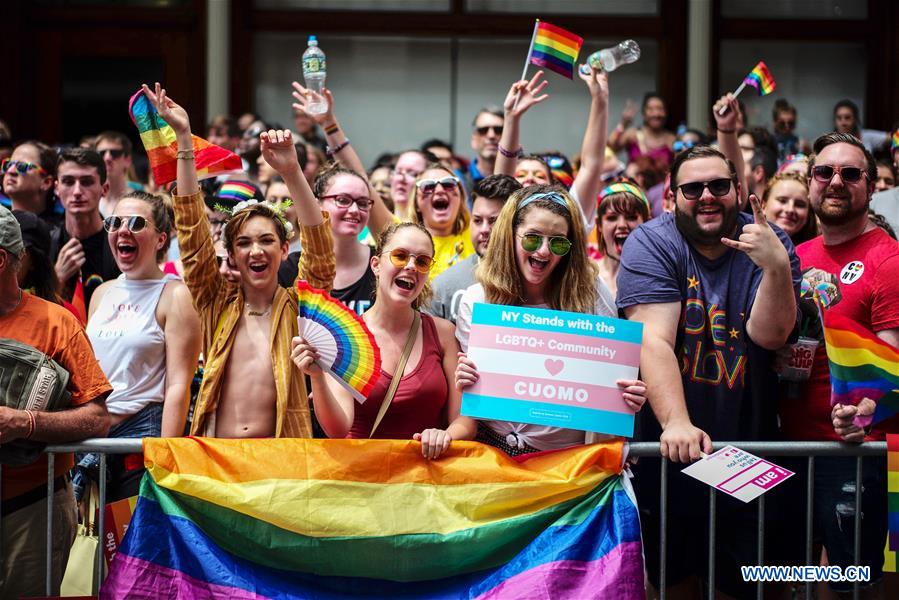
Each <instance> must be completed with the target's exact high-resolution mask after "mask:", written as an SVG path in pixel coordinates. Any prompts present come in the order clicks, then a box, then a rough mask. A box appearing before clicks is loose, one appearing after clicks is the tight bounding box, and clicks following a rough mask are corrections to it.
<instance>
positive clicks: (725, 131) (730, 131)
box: [718, 129, 737, 133]
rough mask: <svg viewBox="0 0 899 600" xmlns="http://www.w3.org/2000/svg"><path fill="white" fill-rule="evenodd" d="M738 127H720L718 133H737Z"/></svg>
mask: <svg viewBox="0 0 899 600" xmlns="http://www.w3.org/2000/svg"><path fill="white" fill-rule="evenodd" d="M736 132H737V130H736V129H719V130H718V133H736Z"/></svg>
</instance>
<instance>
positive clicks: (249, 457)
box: [100, 438, 644, 599]
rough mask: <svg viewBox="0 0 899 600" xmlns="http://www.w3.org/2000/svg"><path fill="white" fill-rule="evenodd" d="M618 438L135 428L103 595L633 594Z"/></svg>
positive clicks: (634, 546) (634, 551)
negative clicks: (121, 534)
mask: <svg viewBox="0 0 899 600" xmlns="http://www.w3.org/2000/svg"><path fill="white" fill-rule="evenodd" d="M622 448H623V445H622V443H621V442H617V443H609V444H603V445H592V446H580V447H575V448H570V449H564V450H559V451H555V452H544V453H539V454H535V455H532V456H531V457H529V458H527V457H520V460H515V459H511V458H509V457H508V456H507V455H505V454H503V453H502V452H500V451H499V450H496V449H495V448H491V447H488V446H484V445H481V444H478V443H475V442H453V446H452V448H450V450H449V451H448V452H447V454H446V455H444V456H443V457H441V458H440V459H438V460H434V461H428V460H426V459H423V458H422V456H421V445H420V444H419V443H418V442H413V441H411V440H410V441H399V440H312V439H271V440H219V439H212V438H166V439H149V438H148V439H145V440H144V458H145V462H146V466H147V469H148V473H147V474H146V475H145V476H144V479H143V482H142V484H141V490H140V498H139V500H138V503H137V508H136V510H135V513H134V515H133V517H132V520H131V525H130V527H129V529H128V532H127V534H126V536H125V539H124V541H123V543H122V545H121V546H120V548H119V551H118V552H117V553H116V555H115V558H114V559H113V563H112V566H111V568H110V572H109V577H108V578H107V579H106V581H105V582H104V584H103V588H102V589H101V592H100V597H101V598H131V597H137V598H166V599H168V598H208V597H213V596H214V597H221V598H239V599H243V598H288V597H291V598H311V597H315V598H350V597H358V596H360V595H365V596H366V597H375V598H399V597H403V598H478V599H499V598H523V597H533V596H534V594H537V595H539V596H540V597H549V598H602V597H606V598H612V597H614V598H643V597H644V589H643V559H642V548H641V542H640V523H639V520H638V515H637V509H636V506H635V504H634V501H633V500H632V495H631V493H630V492H629V491H628V490H629V487H627V489H626V486H629V484H627V483H625V482H626V480H625V479H624V478H623V477H622V476H621V463H622Z"/></svg>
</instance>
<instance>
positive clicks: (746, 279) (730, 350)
mask: <svg viewBox="0 0 899 600" xmlns="http://www.w3.org/2000/svg"><path fill="white" fill-rule="evenodd" d="M716 108H718V106H717V105H716ZM671 190H672V193H673V194H674V197H675V202H676V207H675V212H674V214H670V213H669V214H665V215H662V216H661V217H659V218H656V219H654V220H652V221H649V222H647V223H644V224H643V225H642V226H640V227H638V228H637V229H635V230H634V231H633V232H632V233H631V234H630V235H629V236H628V238H627V241H626V242H625V244H624V248H623V251H622V256H621V268H620V271H619V274H618V298H617V303H618V307H619V309H621V310H622V311H623V312H624V314H625V315H626V316H627V318H629V319H631V320H634V321H640V322H642V323H643V326H644V335H643V340H644V344H643V348H642V351H641V356H640V371H641V373H642V375H643V378H644V379H645V381H646V385H647V388H648V391H647V398H648V399H649V402H650V405H651V406H652V413H650V412H649V411H643V413H642V414H641V416H640V425H641V430H642V436H641V437H642V439H644V440H649V441H654V440H659V441H660V443H661V451H662V455H663V456H664V457H667V458H669V459H671V460H672V461H673V462H675V463H689V462H690V461H692V460H696V459H698V458H700V456H701V455H702V453H710V452H711V451H712V439H715V440H719V441H725V440H771V439H776V437H775V436H776V434H777V418H776V417H777V413H776V408H777V406H776V402H775V401H774V398H776V397H777V396H776V389H777V377H776V375H775V374H774V372H773V371H772V370H771V369H770V368H769V365H770V363H771V360H772V358H773V352H772V351H774V350H776V349H778V348H780V347H781V346H783V345H784V343H785V342H786V341H787V339H788V338H789V337H790V336H791V333H792V332H793V331H794V329H795V326H796V323H797V316H798V315H797V310H796V298H797V296H798V291H799V281H800V278H799V261H798V259H797V258H796V255H795V252H794V249H793V245H792V243H791V242H790V240H789V237H787V235H786V234H784V233H783V231H781V230H780V229H779V228H778V227H776V226H774V225H771V224H769V223H768V222H767V221H766V220H765V216H764V211H763V210H762V208H761V205H760V203H759V199H758V198H757V197H756V196H755V195H752V196H750V203H751V205H752V211H753V212H752V214H746V213H742V212H740V209H739V200H738V198H739V197H740V185H739V180H738V177H737V173H736V170H735V167H734V165H733V163H732V162H730V161H729V160H727V159H726V158H725V157H724V155H723V154H721V153H720V152H719V151H718V150H716V149H714V148H711V147H709V146H694V147H693V148H690V149H688V150H686V151H684V152H682V153H680V154H679V155H678V156H677V157H676V158H675V160H674V163H673V164H672V167H671ZM653 417H654V418H653ZM659 466H660V463H659V461H658V460H641V461H640V463H639V465H637V477H636V478H635V480H634V481H635V485H636V489H637V495H638V497H639V504H640V508H641V513H643V514H642V516H641V522H642V523H643V527H644V529H643V535H644V543H645V544H646V546H645V547H646V563H647V569H648V572H649V579H650V582H651V583H652V584H653V586H655V587H656V588H658V586H659V566H660V565H659V551H658V548H659V546H658V544H659V516H660V506H659V479H660V477H659ZM682 466H686V465H682ZM679 471H680V468H671V469H669V470H668V474H669V476H668V490H669V494H668V497H669V498H676V499H677V501H676V502H670V503H669V504H668V530H667V531H668V536H669V537H668V539H675V540H684V544H687V547H682V548H679V549H678V551H677V552H672V551H671V548H670V547H669V551H668V553H667V556H668V563H667V585H668V590H669V593H671V594H673V595H674V596H675V597H680V596H678V595H677V594H678V593H680V592H683V593H685V594H687V595H690V594H691V592H693V591H695V590H696V589H698V587H697V586H698V581H697V580H696V579H695V578H696V577H699V578H701V579H700V580H702V579H704V578H705V577H706V576H707V573H706V572H705V569H707V566H708V558H707V552H708V548H707V543H706V540H707V539H708V538H707V537H706V534H707V528H708V512H707V510H708V508H707V507H708V493H709V492H708V488H707V487H706V486H705V485H704V484H702V483H700V482H699V481H697V480H694V479H692V478H690V477H685V476H683V475H681V474H680V473H679ZM770 502H772V499H769V503H770ZM747 506H748V505H745V504H743V503H742V502H740V501H738V500H735V499H733V498H730V497H725V496H723V495H719V496H718V513H719V516H720V518H719V519H718V521H717V529H716V535H717V540H718V547H719V548H721V549H722V551H720V552H719V555H718V566H717V569H716V587H717V588H718V590H720V591H721V592H723V593H725V594H728V595H730V596H733V597H737V598H742V597H746V596H747V595H749V594H751V593H752V592H753V591H754V588H753V587H752V586H750V585H749V584H746V583H745V582H743V580H742V577H740V570H739V566H740V565H751V564H756V541H757V529H756V527H757V522H756V521H757V511H756V509H755V507H751V508H747ZM769 506H770V504H769ZM771 513H772V514H773V513H776V511H774V510H772V511H771ZM772 537H773V536H768V537H767V538H766V540H767V541H769V542H770V541H771V538H772Z"/></svg>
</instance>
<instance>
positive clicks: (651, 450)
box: [0, 438, 887, 600]
mask: <svg viewBox="0 0 899 600" xmlns="http://www.w3.org/2000/svg"><path fill="white" fill-rule="evenodd" d="M728 445H733V446H736V447H737V448H740V449H741V450H745V451H746V452H749V453H751V454H757V455H759V456H789V457H807V458H808V472H807V482H806V489H807V498H806V541H805V559H806V564H807V565H811V564H812V560H813V558H814V557H813V556H812V548H813V544H812V526H813V521H812V516H813V513H814V508H813V507H814V505H813V500H814V477H815V458H816V457H831V456H840V457H847V456H855V457H856V469H855V532H854V536H855V537H854V540H853V547H854V554H855V557H856V561H858V560H859V556H860V555H861V516H862V510H861V506H862V474H863V464H862V461H863V459H864V457H866V456H885V455H886V451H887V447H886V442H868V443H865V444H843V443H840V442H718V443H715V444H714V449H715V450H719V449H721V448H723V447H725V446H728ZM46 452H47V454H48V456H47V559H46V573H45V586H46V593H47V595H50V594H51V593H52V572H53V564H52V556H53V554H52V548H53V493H54V479H55V477H54V462H55V460H54V457H55V454H60V453H71V452H95V453H98V454H100V484H99V491H100V499H99V504H98V506H99V508H100V510H99V517H98V519H97V530H96V533H97V536H98V539H99V540H100V543H99V544H98V545H97V559H96V563H97V577H96V580H97V581H100V580H101V579H102V577H103V567H104V564H105V558H104V556H103V548H104V543H103V541H104V538H105V531H104V528H105V525H106V523H105V512H106V511H105V510H104V507H105V506H106V468H107V466H106V456H107V454H132V453H138V452H141V440H140V439H112V438H107V439H94V440H85V441H83V442H79V443H72V444H57V445H53V446H48V447H47V448H46ZM629 456H633V457H643V458H658V457H659V456H660V454H659V444H658V443H655V442H637V443H632V444H630V451H629ZM660 473H661V494H660V506H661V515H660V530H659V553H660V562H659V590H658V591H659V596H660V598H661V599H662V600H664V599H665V596H666V590H665V583H666V555H667V541H668V540H667V533H666V532H667V513H668V461H667V460H663V461H661V469H660ZM0 492H2V490H0ZM716 499H717V494H716V492H715V490H714V488H709V540H708V545H709V576H708V594H709V598H710V599H714V598H715V518H716V516H717V505H716ZM764 519H765V496H764V495H763V496H761V497H760V498H759V499H758V555H757V557H758V566H762V565H764V539H765V523H764ZM0 540H2V532H0ZM2 552H3V548H2V547H0V556H2ZM812 586H813V584H812V583H806V597H808V598H810V597H812V596H811V591H812ZM756 590H757V591H756V594H757V597H758V598H762V597H763V590H764V583H763V582H761V581H760V582H759V583H758V586H757V588H756ZM853 597H854V598H856V599H857V598H858V597H859V582H858V581H856V582H855V583H854V587H853Z"/></svg>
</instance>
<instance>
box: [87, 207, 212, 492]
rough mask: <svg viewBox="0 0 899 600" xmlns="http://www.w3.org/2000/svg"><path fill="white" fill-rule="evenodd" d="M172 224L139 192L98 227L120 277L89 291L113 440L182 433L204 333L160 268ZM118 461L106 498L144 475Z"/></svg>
mask: <svg viewBox="0 0 899 600" xmlns="http://www.w3.org/2000/svg"><path fill="white" fill-rule="evenodd" d="M171 223H172V219H171V217H170V211H169V209H168V207H167V206H166V205H165V202H164V200H163V199H162V198H161V197H160V196H154V195H152V194H147V193H144V192H131V193H129V194H128V195H126V196H125V197H124V198H122V199H121V200H120V201H119V203H118V204H117V205H116V207H115V210H114V211H113V214H112V215H111V216H109V217H107V218H106V219H105V220H104V222H103V225H104V227H105V229H106V231H107V232H108V241H109V246H110V248H111V249H112V254H113V257H114V258H115V261H116V264H117V265H118V267H119V269H120V270H121V271H122V274H121V276H119V277H118V278H117V279H114V280H111V281H107V282H105V283H104V284H102V285H101V286H100V287H99V288H97V290H96V291H95V292H94V295H93V298H92V299H91V305H90V310H89V313H88V324H87V334H88V337H89V338H90V340H91V343H92V344H93V347H94V352H95V354H96V356H97V360H98V361H99V362H100V367H101V368H102V369H103V372H104V373H105V374H106V377H107V378H108V379H109V382H110V383H111V384H112V386H113V392H112V393H111V394H110V395H109V397H108V398H107V399H106V408H107V410H108V411H109V413H110V416H111V418H112V428H111V429H110V437H157V436H160V435H161V436H162V437H176V436H180V435H182V434H183V432H184V424H185V420H186V418H187V410H188V405H189V403H190V384H191V381H192V379H193V375H194V371H195V369H196V366H197V356H198V355H199V353H200V344H201V336H200V321H199V319H198V317H197V314H196V312H195V311H194V308H193V304H192V301H191V297H190V292H189V291H188V289H187V286H186V285H184V283H182V282H181V280H180V279H178V278H177V277H176V276H173V275H167V274H164V273H163V272H162V271H161V270H160V269H159V263H160V261H161V260H163V259H164V257H165V255H166V252H167V251H168V246H169V233H170V230H171ZM115 462H117V461H113V462H111V464H110V486H111V487H110V498H111V499H114V498H115V497H116V496H120V495H122V496H127V495H128V492H129V491H132V490H133V491H135V492H136V485H137V483H138V481H139V476H140V474H141V473H142V469H140V468H132V467H134V466H135V464H137V465H140V464H142V463H135V461H134V460H133V459H132V460H131V461H129V460H128V459H127V457H126V459H125V460H124V461H122V463H121V464H120V465H116V464H115ZM117 466H118V467H120V468H118V469H117V468H116V467H117ZM132 472H133V473H132ZM125 473H127V475H128V476H127V477H124V476H123V475H124V474H125ZM116 483H119V484H121V485H116ZM117 488H118V489H119V490H120V491H121V492H122V493H121V494H118V493H116V491H117ZM124 488H127V489H124Z"/></svg>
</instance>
